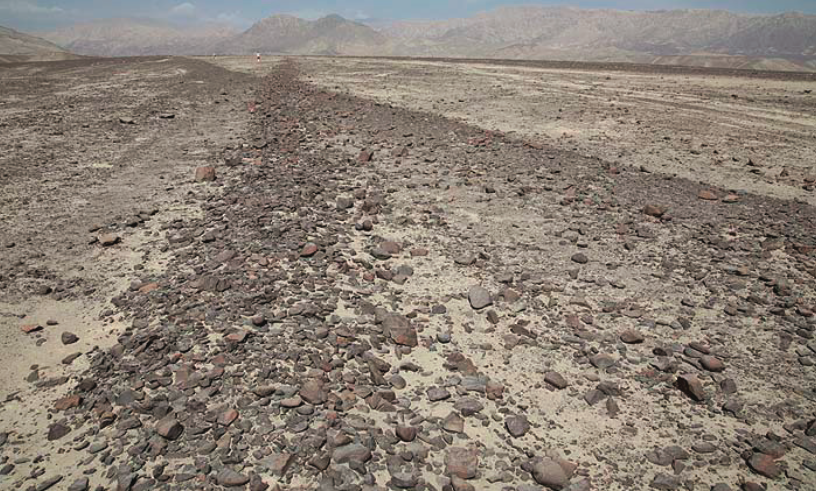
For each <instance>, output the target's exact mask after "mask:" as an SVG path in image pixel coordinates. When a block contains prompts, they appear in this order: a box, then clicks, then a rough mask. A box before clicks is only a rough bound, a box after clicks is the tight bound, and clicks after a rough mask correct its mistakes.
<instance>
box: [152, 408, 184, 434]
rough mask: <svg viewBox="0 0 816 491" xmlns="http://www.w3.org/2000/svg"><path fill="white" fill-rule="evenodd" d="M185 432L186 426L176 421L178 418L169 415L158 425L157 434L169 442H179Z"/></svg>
mask: <svg viewBox="0 0 816 491" xmlns="http://www.w3.org/2000/svg"><path fill="white" fill-rule="evenodd" d="M182 432H184V426H182V424H181V423H179V422H178V421H177V420H176V416H175V415H173V414H168V415H167V416H165V417H164V418H162V419H161V420H159V422H158V423H156V433H158V434H159V435H160V436H161V437H163V438H166V439H168V440H177V439H178V437H180V436H181V434H182Z"/></svg>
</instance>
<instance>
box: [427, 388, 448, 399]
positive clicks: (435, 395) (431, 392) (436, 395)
mask: <svg viewBox="0 0 816 491" xmlns="http://www.w3.org/2000/svg"><path fill="white" fill-rule="evenodd" d="M426 394H427V395H428V400H429V401H431V402H436V401H444V400H445V399H449V398H450V396H451V395H450V392H448V391H447V390H446V389H443V388H442V387H431V388H430V389H428V391H427V392H426Z"/></svg>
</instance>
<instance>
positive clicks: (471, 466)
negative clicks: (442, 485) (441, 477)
mask: <svg viewBox="0 0 816 491" xmlns="http://www.w3.org/2000/svg"><path fill="white" fill-rule="evenodd" d="M478 467H479V455H478V454H477V453H476V451H475V450H469V449H467V448H462V447H450V448H448V451H447V453H446V454H445V474H446V475H448V476H456V477H458V478H460V479H473V478H474V477H476V470H477V468H478Z"/></svg>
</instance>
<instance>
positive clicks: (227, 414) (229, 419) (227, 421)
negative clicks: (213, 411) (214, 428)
mask: <svg viewBox="0 0 816 491" xmlns="http://www.w3.org/2000/svg"><path fill="white" fill-rule="evenodd" d="M236 419H238V411H236V410H235V409H229V410H227V411H224V412H223V413H221V414H219V415H218V424H220V425H222V426H229V425H231V424H232V423H233V422H234V421H235V420H236Z"/></svg>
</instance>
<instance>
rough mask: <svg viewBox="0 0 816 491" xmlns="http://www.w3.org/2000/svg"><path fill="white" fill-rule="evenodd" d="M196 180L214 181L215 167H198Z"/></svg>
mask: <svg viewBox="0 0 816 491" xmlns="http://www.w3.org/2000/svg"><path fill="white" fill-rule="evenodd" d="M195 180H196V182H205V181H214V180H215V167H212V166H207V167H199V168H197V169H196V170H195Z"/></svg>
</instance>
